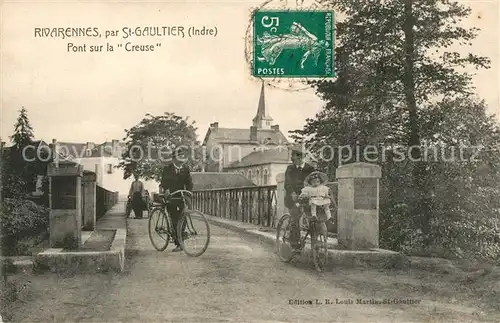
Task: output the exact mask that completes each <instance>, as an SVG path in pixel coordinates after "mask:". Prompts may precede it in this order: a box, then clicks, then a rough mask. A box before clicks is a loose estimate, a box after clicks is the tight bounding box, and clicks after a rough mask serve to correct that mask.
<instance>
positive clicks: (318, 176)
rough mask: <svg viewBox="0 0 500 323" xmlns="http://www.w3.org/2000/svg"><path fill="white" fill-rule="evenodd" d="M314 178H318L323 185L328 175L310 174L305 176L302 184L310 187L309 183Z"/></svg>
mask: <svg viewBox="0 0 500 323" xmlns="http://www.w3.org/2000/svg"><path fill="white" fill-rule="evenodd" d="M315 178H318V179H319V181H320V183H321V184H325V183H327V182H328V175H326V174H325V173H323V172H312V173H311V174H309V175H307V177H306V179H305V180H304V182H305V183H306V184H307V185H311V181H312V180H313V179H315Z"/></svg>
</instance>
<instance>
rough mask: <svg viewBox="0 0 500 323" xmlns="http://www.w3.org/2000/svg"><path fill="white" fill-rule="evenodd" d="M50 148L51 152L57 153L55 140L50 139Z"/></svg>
mask: <svg viewBox="0 0 500 323" xmlns="http://www.w3.org/2000/svg"><path fill="white" fill-rule="evenodd" d="M51 148H52V150H53V151H54V152H55V153H57V152H58V149H57V139H52V145H51Z"/></svg>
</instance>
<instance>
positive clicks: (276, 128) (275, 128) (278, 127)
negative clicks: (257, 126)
mask: <svg viewBox="0 0 500 323" xmlns="http://www.w3.org/2000/svg"><path fill="white" fill-rule="evenodd" d="M271 129H272V130H273V131H276V132H279V131H280V126H279V125H274V126H271Z"/></svg>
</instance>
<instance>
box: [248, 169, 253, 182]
mask: <svg viewBox="0 0 500 323" xmlns="http://www.w3.org/2000/svg"><path fill="white" fill-rule="evenodd" d="M247 178H248V179H249V180H252V170H249V171H248V176H247Z"/></svg>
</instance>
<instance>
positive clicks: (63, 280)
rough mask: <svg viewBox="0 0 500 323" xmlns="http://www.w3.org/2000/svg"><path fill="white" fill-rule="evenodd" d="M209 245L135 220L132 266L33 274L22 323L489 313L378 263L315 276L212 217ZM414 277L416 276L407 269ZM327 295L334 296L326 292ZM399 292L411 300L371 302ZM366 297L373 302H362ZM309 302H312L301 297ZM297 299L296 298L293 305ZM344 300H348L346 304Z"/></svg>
mask: <svg viewBox="0 0 500 323" xmlns="http://www.w3.org/2000/svg"><path fill="white" fill-rule="evenodd" d="M211 229H212V241H211V244H210V246H209V249H208V250H207V252H206V253H205V254H204V255H203V256H201V257H199V258H190V257H188V256H186V255H185V254H183V253H182V252H178V253H173V252H171V249H172V246H169V247H168V249H167V250H166V251H165V252H157V251H155V250H154V249H153V248H152V246H151V244H150V242H149V238H148V235H147V220H134V219H132V220H130V221H129V234H128V238H127V239H128V241H127V248H128V259H127V268H126V272H125V273H123V274H121V275H116V274H99V275H97V274H96V275H78V276H74V277H61V276H56V275H54V274H44V275H38V276H34V277H33V280H32V282H31V288H32V290H33V291H32V293H31V296H30V299H29V300H28V301H26V302H25V303H23V304H19V305H17V306H16V307H17V309H16V310H15V311H14V313H13V314H12V319H14V320H15V321H23V322H34V321H37V322H62V321H65V322H82V321H87V322H181V321H183V322H221V321H222V322H265V321H267V322H270V321H272V322H279V321H281V322H283V321H286V322H289V321H292V322H298V321H301V322H453V321H454V322H475V321H477V322H485V321H486V320H487V319H491V320H498V318H496V319H494V318H493V317H492V316H491V315H490V316H488V317H486V313H482V312H481V310H480V309H478V308H475V307H469V306H467V305H464V303H463V302H462V303H459V302H458V303H457V302H456V301H454V300H453V299H446V300H443V299H440V298H439V295H434V296H433V295H432V293H429V292H426V291H424V290H409V289H407V288H404V287H402V286H404V284H402V282H403V281H404V280H405V279H406V278H404V277H403V278H401V275H400V274H398V275H392V276H391V274H390V273H383V272H377V271H362V270H350V271H347V270H338V271H336V272H334V273H327V274H325V275H323V276H320V275H318V274H317V273H316V272H315V271H314V270H313V269H312V268H311V267H310V266H307V265H301V266H299V265H295V266H294V265H290V264H284V263H281V262H280V261H279V260H278V259H277V258H276V256H275V255H274V254H273V250H271V248H270V247H269V246H267V245H262V244H260V243H259V242H257V241H254V240H251V239H250V238H248V237H242V236H240V235H239V234H237V233H234V232H231V231H228V230H226V229H222V228H219V227H215V226H212V228H211ZM408 279H410V278H408ZM327 299H328V300H329V302H330V304H327V301H326V300H327ZM383 299H391V300H392V299H400V300H406V302H410V303H412V304H385V305H384V304H373V302H374V300H383ZM357 300H363V302H367V303H366V304H357ZM304 301H305V302H309V301H311V302H312V304H303V302H304ZM291 303H293V304H291ZM340 303H344V304H340Z"/></svg>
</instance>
